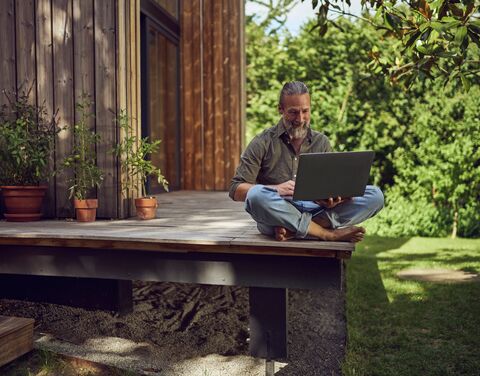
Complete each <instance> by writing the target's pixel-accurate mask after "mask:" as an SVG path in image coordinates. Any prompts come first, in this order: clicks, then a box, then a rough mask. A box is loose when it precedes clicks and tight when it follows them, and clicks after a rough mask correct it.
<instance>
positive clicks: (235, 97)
mask: <svg viewBox="0 0 480 376" xmlns="http://www.w3.org/2000/svg"><path fill="white" fill-rule="evenodd" d="M240 7H243V3H242V2H234V3H233V4H231V6H230V15H229V18H228V20H229V23H228V30H229V40H228V46H229V55H228V62H229V64H228V67H229V73H230V74H229V76H228V79H229V87H230V93H229V102H228V103H229V117H228V118H227V121H228V127H227V132H229V135H230V142H229V146H230V151H229V153H228V154H227V156H226V159H227V163H226V164H225V189H228V188H229V185H230V180H231V178H232V177H233V176H234V175H235V169H236V168H237V165H238V163H239V162H240V153H241V138H242V119H241V116H240V110H241V108H240V107H241V100H240V99H241V95H242V93H241V90H240V82H241V75H240V65H241V53H240V48H241V46H242V45H241V44H240V30H241V29H243V28H244V26H243V24H241V23H240V10H239V8H240ZM243 48H244V47H243Z"/></svg>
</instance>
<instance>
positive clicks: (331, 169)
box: [293, 151, 375, 200]
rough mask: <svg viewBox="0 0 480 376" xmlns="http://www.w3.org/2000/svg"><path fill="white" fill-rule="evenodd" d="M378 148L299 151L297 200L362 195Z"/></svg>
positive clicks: (295, 197)
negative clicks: (305, 152) (354, 150)
mask: <svg viewBox="0 0 480 376" xmlns="http://www.w3.org/2000/svg"><path fill="white" fill-rule="evenodd" d="M374 156H375V152H373V151H356V152H335V153H307V154H300V160H299V162H298V171H297V177H296V180H295V190H294V193H293V199H294V200H321V199H327V198H329V197H338V196H340V197H355V196H363V194H364V192H365V187H366V185H367V183H368V178H369V176H370V167H371V165H372V162H373V158H374Z"/></svg>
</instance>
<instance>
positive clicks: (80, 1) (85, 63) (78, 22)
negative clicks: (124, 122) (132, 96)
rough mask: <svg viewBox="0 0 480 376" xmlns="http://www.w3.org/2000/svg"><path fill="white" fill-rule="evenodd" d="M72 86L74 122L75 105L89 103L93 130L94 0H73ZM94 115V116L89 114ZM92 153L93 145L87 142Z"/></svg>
mask: <svg viewBox="0 0 480 376" xmlns="http://www.w3.org/2000/svg"><path fill="white" fill-rule="evenodd" d="M73 45H74V51H73V61H74V72H73V87H74V99H75V112H74V117H75V123H76V124H77V123H79V121H80V120H81V116H82V113H81V109H80V108H79V107H78V104H82V105H84V104H87V103H88V102H90V105H89V106H87V107H86V108H85V111H86V113H85V114H84V115H85V116H87V117H86V119H85V121H86V124H87V126H88V128H89V129H90V130H91V131H93V132H95V116H94V115H95V82H94V79H95V63H94V56H95V55H94V52H95V48H94V40H93V0H86V1H85V0H73ZM92 115H93V116H92ZM87 147H88V148H90V150H91V151H92V152H93V153H95V145H88V146H87ZM89 197H97V189H96V188H92V189H90V190H89Z"/></svg>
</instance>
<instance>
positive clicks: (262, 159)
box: [229, 119, 332, 199]
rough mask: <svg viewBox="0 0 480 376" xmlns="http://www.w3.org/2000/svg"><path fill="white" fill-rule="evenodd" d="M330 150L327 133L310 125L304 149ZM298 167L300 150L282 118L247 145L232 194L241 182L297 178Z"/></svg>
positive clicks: (302, 151) (230, 192)
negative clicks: (294, 143)
mask: <svg viewBox="0 0 480 376" xmlns="http://www.w3.org/2000/svg"><path fill="white" fill-rule="evenodd" d="M329 151H332V147H331V146H330V142H329V141H328V138H327V136H325V135H324V134H323V133H320V132H317V131H314V130H311V129H309V130H308V133H307V136H306V137H305V140H304V141H303V143H302V145H301V147H300V153H324V152H329ZM297 169H298V154H297V153H296V152H295V149H294V147H293V145H291V143H290V136H289V135H288V132H287V130H286V128H285V125H284V123H283V119H281V120H280V121H279V122H278V124H277V125H275V126H274V127H271V128H269V129H266V130H264V131H263V132H262V133H261V134H259V135H257V136H255V137H254V139H253V140H252V141H251V142H250V144H249V145H248V146H247V148H246V149H245V151H244V152H243V154H242V156H241V158H240V165H239V166H238V168H237V171H236V173H235V176H234V177H233V179H232V181H231V183H230V190H229V195H230V197H231V198H232V199H233V197H234V194H235V191H236V190H237V187H238V186H239V185H240V184H241V183H250V184H263V185H277V184H281V183H284V182H286V181H288V180H295V178H296V175H297Z"/></svg>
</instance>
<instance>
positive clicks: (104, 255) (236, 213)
mask: <svg viewBox="0 0 480 376" xmlns="http://www.w3.org/2000/svg"><path fill="white" fill-rule="evenodd" d="M159 201H160V207H159V209H158V213H157V214H158V218H157V219H155V220H150V221H140V220H136V219H131V220H120V221H97V222H94V223H77V222H75V221H39V222H29V223H8V222H0V259H1V260H2V261H1V262H0V275H1V274H6V275H12V274H13V275H30V276H56V277H77V278H93V279H99V278H100V279H113V280H120V281H131V280H143V281H159V282H162V281H170V282H179V283H200V284H213V285H226V286H233V285H235V286H246V287H248V288H249V306H250V344H249V347H250V354H251V355H252V356H257V357H270V358H273V359H275V358H285V357H286V356H287V354H288V351H287V350H288V341H287V333H288V330H287V326H288V315H287V300H288V294H287V289H289V288H300V289H323V288H335V289H342V286H343V276H344V274H343V263H344V260H342V259H343V258H348V257H350V256H351V253H352V252H353V250H354V244H351V243H346V242H321V241H315V240H295V241H287V242H277V241H275V240H273V239H271V238H269V237H266V236H263V235H260V234H259V233H258V231H257V229H256V225H255V223H254V221H253V220H252V219H251V218H250V216H249V215H248V214H247V213H246V212H245V211H244V209H243V203H239V202H233V201H231V200H230V199H229V198H228V197H227V193H226V192H198V191H196V192H191V191H182V192H173V193H168V194H163V195H160V196H159Z"/></svg>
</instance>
